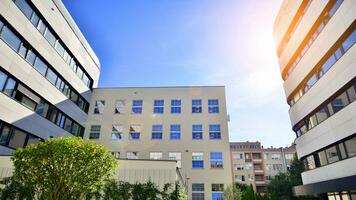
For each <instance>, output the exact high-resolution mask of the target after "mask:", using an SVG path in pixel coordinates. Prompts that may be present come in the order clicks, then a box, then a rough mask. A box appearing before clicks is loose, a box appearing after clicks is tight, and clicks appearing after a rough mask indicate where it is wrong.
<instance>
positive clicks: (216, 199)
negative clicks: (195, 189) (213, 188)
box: [211, 192, 224, 200]
mask: <svg viewBox="0 0 356 200" xmlns="http://www.w3.org/2000/svg"><path fill="white" fill-rule="evenodd" d="M211 199H212V200H223V199H224V193H221V192H220V193H217V192H213V193H212V194H211Z"/></svg>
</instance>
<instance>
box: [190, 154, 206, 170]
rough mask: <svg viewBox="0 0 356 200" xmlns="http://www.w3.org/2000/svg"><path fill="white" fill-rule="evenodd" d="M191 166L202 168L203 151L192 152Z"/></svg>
mask: <svg viewBox="0 0 356 200" xmlns="http://www.w3.org/2000/svg"><path fill="white" fill-rule="evenodd" d="M192 168H193V169H203V168H204V153H197V152H193V153H192Z"/></svg>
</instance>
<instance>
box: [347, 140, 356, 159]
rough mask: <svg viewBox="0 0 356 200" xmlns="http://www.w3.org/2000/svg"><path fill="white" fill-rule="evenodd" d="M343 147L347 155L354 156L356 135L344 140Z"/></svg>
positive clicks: (355, 153) (355, 154)
mask: <svg viewBox="0 0 356 200" xmlns="http://www.w3.org/2000/svg"><path fill="white" fill-rule="evenodd" d="M345 147H346V151H347V155H348V156H349V157H354V156H356V137H353V138H351V139H349V140H347V141H345Z"/></svg>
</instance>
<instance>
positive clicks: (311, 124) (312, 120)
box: [308, 115, 318, 129]
mask: <svg viewBox="0 0 356 200" xmlns="http://www.w3.org/2000/svg"><path fill="white" fill-rule="evenodd" d="M316 125H318V121H317V119H316V115H312V116H311V117H310V118H309V124H308V128H309V129H311V128H313V127H314V126H316Z"/></svg>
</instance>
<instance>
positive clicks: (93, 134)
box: [89, 125, 101, 139]
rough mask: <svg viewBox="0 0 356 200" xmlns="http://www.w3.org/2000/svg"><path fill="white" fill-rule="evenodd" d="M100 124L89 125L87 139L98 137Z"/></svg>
mask: <svg viewBox="0 0 356 200" xmlns="http://www.w3.org/2000/svg"><path fill="white" fill-rule="evenodd" d="M100 129H101V126H100V125H92V126H91V127H90V133H89V139H99V137H100Z"/></svg>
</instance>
